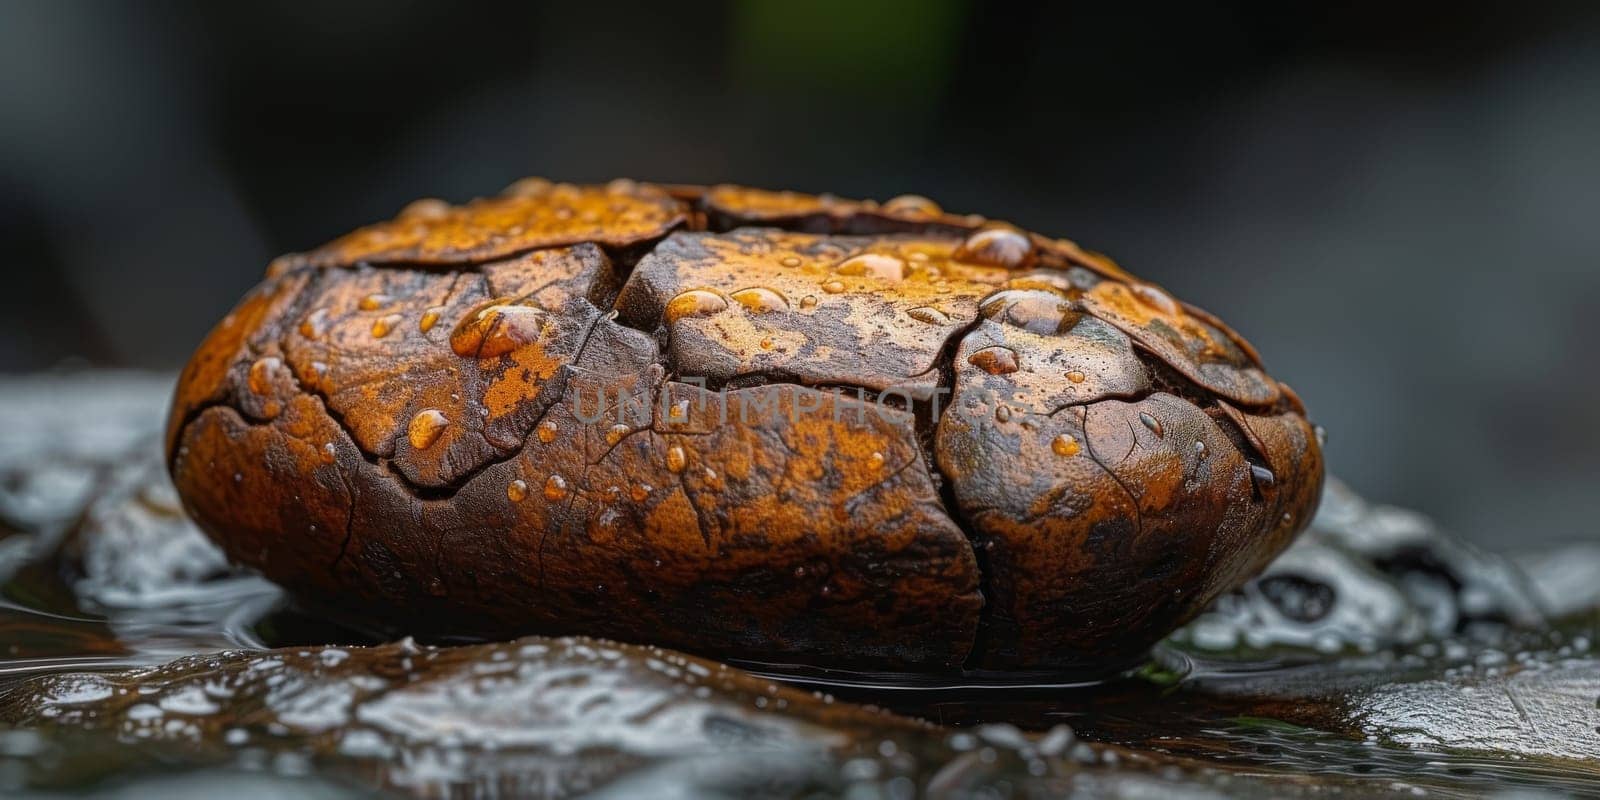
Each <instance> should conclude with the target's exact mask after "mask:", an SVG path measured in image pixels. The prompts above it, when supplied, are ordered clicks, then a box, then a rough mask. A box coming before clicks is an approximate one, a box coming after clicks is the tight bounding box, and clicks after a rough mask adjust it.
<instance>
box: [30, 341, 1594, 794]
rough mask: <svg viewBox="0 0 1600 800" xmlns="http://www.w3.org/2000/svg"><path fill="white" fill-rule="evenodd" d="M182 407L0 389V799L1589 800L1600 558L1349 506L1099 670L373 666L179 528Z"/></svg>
mask: <svg viewBox="0 0 1600 800" xmlns="http://www.w3.org/2000/svg"><path fill="white" fill-rule="evenodd" d="M167 389H168V383H167V380H166V379H164V378H157V377H146V376H137V375H120V374H105V373H101V374H87V375H76V376H57V377H49V378H36V379H29V380H24V381H11V382H9V383H3V384H0V792H9V793H12V794H15V793H56V792H69V793H74V794H79V793H88V794H99V795H106V796H117V795H120V794H128V795H134V796H146V795H151V794H157V793H160V794H163V795H164V794H171V793H179V794H182V793H190V794H194V795H196V796H207V795H212V794H215V793H218V792H219V791H221V790H222V788H223V787H226V791H227V792H228V793H230V794H243V795H245V796H251V795H259V796H272V795H276V794H280V793H283V792H285V791H293V792H296V793H306V794H311V795H313V796H324V795H325V796H352V795H353V796H366V795H369V794H380V795H382V794H402V795H413V796H426V797H434V796H524V795H533V796H549V797H560V796H574V795H580V794H589V793H598V794H613V795H618V796H633V795H639V794H643V795H646V796H650V797H671V796H690V797H697V796H707V795H718V796H762V797H765V796H838V795H846V796H851V797H910V796H918V795H927V796H942V797H967V796H994V797H1008V796H1089V797H1098V796H1112V797H1147V796H1161V795H1165V796H1201V797H1205V796H1259V797H1283V796H1312V795H1316V796H1326V795H1334V796H1359V797H1365V796H1407V797H1412V796H1439V797H1478V796H1484V795H1488V794H1494V793H1497V792H1504V791H1510V790H1517V791H1527V792H1533V793H1534V796H1543V795H1544V794H1549V795H1554V796H1562V795H1573V796H1589V795H1600V705H1597V703H1600V658H1597V656H1596V654H1595V652H1594V648H1595V647H1596V642H1597V641H1600V640H1597V637H1596V632H1597V628H1600V616H1597V614H1596V613H1595V609H1596V608H1597V606H1600V580H1596V577H1600V552H1597V550H1596V549H1595V548H1575V549H1572V550H1570V551H1566V552H1563V553H1559V554H1550V553H1528V554H1519V557H1518V558H1517V559H1516V560H1517V562H1518V563H1519V564H1520V565H1521V568H1518V567H1517V566H1513V565H1512V564H1510V563H1508V562H1507V561H1505V560H1503V559H1499V558H1495V557H1491V556H1487V555H1484V554H1482V553H1479V552H1476V551H1474V550H1472V549H1471V548H1469V547H1466V546H1464V545H1463V544H1461V543H1460V542H1457V541H1455V540H1453V539H1451V538H1450V537H1448V536H1447V535H1445V534H1443V533H1441V532H1439V531H1437V530H1434V529H1433V528H1432V527H1431V526H1430V525H1429V524H1428V523H1427V521H1426V520H1425V519H1423V518H1421V517H1419V516H1417V515H1415V514H1411V513H1409V512H1405V511H1401V510H1398V509H1384V508H1374V507H1370V506H1368V505H1367V504H1365V503H1363V502H1361V501H1360V500H1359V498H1356V497H1354V496H1353V495H1351V494H1350V493H1349V492H1348V491H1346V490H1344V489H1343V488H1342V487H1339V486H1338V485H1335V486H1333V487H1332V488H1331V489H1330V491H1329V497H1328V499H1327V501H1326V502H1325V503H1324V507H1323V509H1322V511H1321V512H1320V513H1319V516H1318V519H1317V521H1316V523H1315V524H1314V526H1313V530H1312V531H1311V532H1309V533H1308V534H1307V535H1306V536H1305V537H1304V538H1303V540H1302V541H1301V542H1300V543H1298V544H1297V545H1296V546H1295V547H1294V548H1293V549H1292V550H1291V551H1290V552H1289V553H1286V554H1285V556H1284V557H1283V558H1281V559H1280V560H1279V561H1278V563H1276V564H1275V565H1274V566H1273V567H1272V568H1271V569H1270V570H1269V571H1268V573H1267V574H1266V575H1264V576H1262V577H1261V578H1259V579H1257V580H1256V581H1254V582H1252V583H1251V584H1250V585H1248V586H1246V587H1245V588H1244V589H1242V590H1241V591H1239V592H1237V593H1235V594H1232V595H1230V596H1228V597H1225V598H1223V599H1222V600H1221V601H1219V602H1218V603H1217V604H1216V606H1215V607H1214V608H1213V610H1212V611H1210V612H1208V613H1207V614H1206V615H1204V616H1203V617H1202V618H1201V619H1199V620H1196V621H1195V622H1194V623H1192V624H1191V625H1189V626H1188V627H1187V628H1185V629H1184V630H1183V631H1180V632H1179V633H1177V634H1175V635H1174V636H1172V637H1171V638H1170V639H1169V640H1168V642H1166V643H1165V644H1164V645H1163V646H1162V647H1161V648H1159V649H1158V651H1157V652H1156V653H1154V654H1152V658H1151V660H1150V661H1149V663H1147V664H1144V665H1142V666H1139V667H1138V668H1136V669H1132V670H1130V671H1128V672H1126V673H1124V674H1121V675H1118V676H1114V677H1112V678H1110V679H1104V680H1098V681H1084V680H1082V679H1081V676H1062V675H1048V674H1041V675H1022V676H1018V675H1004V676H1001V675H982V674H972V675H963V676H956V677H949V678H938V679H928V678H924V677H911V676H890V675H863V674H855V673H844V672H836V671H824V670H814V669H813V670H795V669H790V668H785V667H782V666H777V665H755V664H744V665H739V666H738V667H733V666H729V665H722V664H716V663H714V662H709V661H704V660H700V659H696V658H694V657H692V656H687V655H684V654H679V653H673V652H670V651H663V650H658V649H654V648H645V647H634V646H628V645H618V644H613V643H607V642H597V641H590V640H583V639H544V638H528V639H523V640H519V641H517V642H512V643H505V644H485V645H467V646H456V647H440V648H434V647H427V646H423V645H418V644H416V643H414V642H411V641H409V640H405V641H401V642H398V643H391V644H386V645H381V646H376V647H362V646H361V645H371V644H376V642H374V641H372V640H370V638H369V637H367V636H365V635H363V634H361V633H358V632H355V631H352V630H349V629H346V628H342V627H339V626H338V625H337V624H335V623H333V622H330V621H329V620H328V617H327V615H326V614H320V613H318V614H314V613H309V612H304V611H301V610H297V609H296V608H295V607H294V606H293V605H292V604H290V603H289V602H288V600H287V599H286V598H285V597H283V596H282V594H281V593H280V592H278V590H277V589H276V588H275V587H273V586H272V585H271V584H268V583H266V582H264V581H262V580H260V579H259V578H255V577H252V576H249V575H243V574H239V573H237V572H235V571H234V570H232V569H231V568H230V567H229V565H228V564H226V563H225V561H224V560H223V559H222V558H221V556H220V554H219V553H218V552H217V551H216V550H215V549H214V548H212V547H211V546H210V545H209V544H208V543H207V542H206V541H205V540H204V538H203V537H201V536H200V535H199V533H198V532H197V531H196V530H195V529H194V528H193V527H192V526H191V525H190V524H189V523H188V522H187V521H186V520H185V519H184V517H183V515H182V512H181V510H180V509H179V507H178V504H177V501H176V498H175V497H174V496H173V493H172V490H171V487H170V485H168V483H167V481H166V478H165V473H164V471H163V470H162V468H161V465H160V463H159V454H158V449H159V445H158V436H159V428H160V425H161V421H162V415H163V412H164V407H165V404H166V399H167ZM874 707H881V708H884V709H888V710H882V711H880V710H877V708H874Z"/></svg>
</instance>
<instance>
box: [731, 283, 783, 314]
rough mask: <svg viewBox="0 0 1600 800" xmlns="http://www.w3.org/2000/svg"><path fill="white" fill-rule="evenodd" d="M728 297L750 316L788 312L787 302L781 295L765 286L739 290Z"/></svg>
mask: <svg viewBox="0 0 1600 800" xmlns="http://www.w3.org/2000/svg"><path fill="white" fill-rule="evenodd" d="M730 296H731V297H732V298H733V299H734V300H736V301H738V303H739V305H742V306H744V307H745V310H746V311H749V312H750V313H752V314H771V313H773V312H777V311H788V310H789V301H788V300H786V299H784V296H783V295H782V294H779V293H778V292H777V291H775V290H772V289H768V288H767V287H765V286H752V287H750V288H748V289H740V290H739V291H737V292H734V293H733V294H732V295H730Z"/></svg>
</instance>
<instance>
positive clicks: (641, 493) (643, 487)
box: [628, 483, 655, 503]
mask: <svg viewBox="0 0 1600 800" xmlns="http://www.w3.org/2000/svg"><path fill="white" fill-rule="evenodd" d="M653 491H655V487H653V486H651V485H650V484H648V483H637V484H634V485H633V487H632V488H630V489H629V490H628V496H629V497H632V498H633V502H635V503H643V502H644V499H645V498H646V497H649V496H650V493H651V492H653Z"/></svg>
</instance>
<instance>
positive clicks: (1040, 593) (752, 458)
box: [168, 180, 1322, 669]
mask: <svg viewBox="0 0 1600 800" xmlns="http://www.w3.org/2000/svg"><path fill="white" fill-rule="evenodd" d="M168 449H169V456H170V458H171V468H172V473H173V477H174V480H175V482H176V484H177V486H178V489H179V492H180V494H181V496H182V497H183V498H184V501H185V503H186V507H187V508H188V510H189V511H190V512H191V513H192V514H193V516H194V518H195V520H196V521H197V522H198V523H199V524H200V525H201V527H202V528H204V529H205V530H206V531H208V532H209V533H210V534H211V535H212V536H213V537H214V538H216V539H217V540H218V541H219V542H220V543H221V544H222V545H223V546H224V548H225V549H226V550H227V552H228V554H229V555H230V556H231V557H232V558H234V559H236V560H239V561H242V562H244V563H247V564H250V565H252V566H255V567H258V568H259V569H261V570H262V571H263V572H264V573H265V574H266V575H267V576H268V577H270V578H272V579H273V580H276V581H278V582H280V583H282V584H284V585H285V586H287V587H289V588H290V589H291V590H294V591H296V592H298V593H300V594H301V595H303V596H306V597H310V598H313V599H318V600H321V601H323V602H327V603H330V604H336V605H338V606H339V607H341V608H343V609H345V610H347V611H348V612H349V613H353V614H355V615H358V616H365V617H368V618H371V619H373V620H375V621H378V622H382V623H387V624H391V625H398V626H400V627H403V628H405V629H407V630H415V631H419V632H434V633H449V634H453V635H490V636H504V635H509V634H514V633H525V632H542V633H586V634H594V635H605V636H612V637H616V638H620V639H624V640H630V641H643V642H651V643H660V644H667V645H672V646H676V647H680V648H684V649H688V650H692V651H695V652H702V653H708V654H713V655H719V656H724V657H742V658H750V659H757V660H765V661H798V662H807V663H820V664H839V665H851V666H859V667H867V668H878V669H947V668H954V667H959V666H966V667H974V668H988V669H1033V668H1094V667H1105V666H1108V665H1115V664H1119V663H1123V662H1126V661H1127V660H1129V659H1131V658H1134V657H1137V656H1138V655H1139V654H1140V653H1142V652H1143V651H1144V650H1145V649H1146V648H1147V647H1148V646H1149V645H1150V644H1151V643H1152V642H1154V641H1155V640H1157V639H1158V638H1160V637H1161V636H1162V635H1164V634H1165V633H1166V632H1168V631H1170V630H1172V629H1173V628H1174V627H1176V626H1177V625H1179V624H1181V623H1182V622H1183V621H1184V620H1186V619H1188V618H1189V617H1191V616H1193V615H1194V614H1195V613H1197V612H1198V611H1199V610H1200V609H1201V608H1203V607H1204V606H1205V605H1206V603H1208V602H1209V601H1210V600H1211V599H1213V598H1214V597H1216V596H1217V595H1218V594H1220V593H1222V592H1224V591H1226V590H1228V589H1230V588H1233V587H1234V586H1237V585H1238V584H1239V583H1240V582H1242V581H1243V580H1245V579H1246V578H1247V577H1248V576H1249V575H1251V574H1253V573H1254V572H1256V571H1258V570H1259V569H1260V568H1261V567H1262V566H1263V565H1264V564H1265V563H1266V561H1267V560H1269V559H1270V558H1271V557H1272V556H1273V555H1274V554H1276V553H1277V552H1278V551H1280V550H1281V549H1282V548H1283V547H1285V546H1286V545H1287V544H1288V542H1289V541H1290V540H1291V539H1292V537H1293V535H1294V534H1295V532H1296V531H1298V530H1299V529H1300V528H1302V527H1303V526H1304V525H1305V523H1306V521H1307V518H1308V517H1309V514H1310V511H1311V509H1313V508H1314V507H1315V504H1316V500H1317V496H1318V493H1319V491H1320V487H1321V479H1322V464H1321V453H1320V448H1319V444H1318V442H1317V437H1316V436H1315V434H1314V432H1313V429H1312V427H1311V426H1310V424H1309V423H1308V422H1307V420H1306V419H1305V416H1304V410H1303V408H1302V407H1301V406H1300V403H1299V401H1298V399H1297V398H1295V396H1294V395H1293V393H1292V392H1290V391H1288V389H1287V387H1284V386H1282V385H1281V384H1279V383H1277V382H1275V381H1273V380H1272V379H1271V378H1270V377H1268V376H1267V375H1266V373H1265V372H1264V371H1263V370H1262V369H1261V365H1260V363H1259V359H1258V358H1257V357H1256V355H1255V352H1254V350H1253V349H1251V348H1250V346H1249V345H1248V344H1247V343H1245V342H1244V341H1243V340H1242V339H1240V338H1239V337H1238V336H1237V335H1236V334H1234V333H1233V332H1231V331H1229V330H1228V329H1227V328H1226V327H1225V326H1224V325H1223V324H1222V323H1221V322H1219V321H1217V320H1216V319H1214V318H1212V317H1210V316H1209V315H1207V314H1205V313H1204V312H1201V311H1199V310H1198V309H1194V308H1192V307H1189V306H1186V305H1184V304H1182V303H1180V302H1178V301H1176V300H1174V299H1173V298H1171V297H1170V296H1168V295H1167V294H1166V293H1165V292H1163V291H1162V290H1161V289H1159V288H1157V287H1155V286H1152V285H1149V284H1146V283H1143V282H1140V281H1138V280H1137V279H1134V278H1132V277H1131V276H1129V275H1128V274H1127V273H1125V272H1124V271H1122V270H1121V269H1120V268H1119V267H1117V266H1116V265H1115V264H1113V263H1112V262H1111V261H1109V260H1108V259H1105V258H1104V257H1101V256H1098V255H1094V254H1091V253H1087V252H1085V251H1083V250H1081V249H1080V248H1078V247H1077V246H1076V245H1074V244H1072V243H1071V242H1067V241H1065V240H1052V239H1048V238H1045V237H1042V236H1039V235H1036V234H1030V233H1025V232H1022V231H1019V230H1016V229H1015V228H1012V227H1010V226H1007V225H1005V224H1003V223H993V222H988V221H986V220H984V219H982V218H980V217H974V216H955V215H950V214H946V213H944V212H943V211H942V210H940V209H939V208H938V207H937V206H936V205H934V204H933V203H932V202H931V201H928V200H926V199H924V198H917V197H902V198H897V199H895V200H891V201H889V202H887V203H883V204H878V203H873V202H857V201H845V200H838V199H833V198H828V197H812V196H808V195H800V194H794V193H787V192H765V191H759V190H751V189H741V188H734V187H716V188H712V189H709V190H700V189H696V188H692V187H667V188H657V187H652V186H648V185H643V184H635V183H633V182H629V181H616V182H613V183H611V184H608V185H607V186H605V187H575V186H569V185H550V184H548V183H545V182H542V181H537V180H532V181H524V182H520V183H519V184H517V185H515V186H513V187H512V189H511V190H508V194H507V195H505V196H503V197H501V198H495V199H491V200H479V201H474V202H473V203H471V204H468V205H466V206H461V207H449V206H445V205H444V204H442V203H438V202H436V201H421V202H419V203H417V204H413V206H411V207H409V208H408V209H407V210H406V211H405V212H403V213H402V215H401V216H400V217H399V218H398V219H396V220H395V221H392V222H388V223H381V224H379V225H374V226H370V227H368V228H364V229H362V230H361V231H357V232H356V233H354V234H351V235H350V236H347V237H344V238H342V239H339V240H336V241H335V242H333V243H330V244H329V245H326V246H324V247H323V248H319V249H317V250H313V251H311V252H309V253H304V254H296V255H291V256H285V257H284V258H281V259H279V260H278V261H277V262H275V263H274V265H273V268H272V269H271V270H270V275H269V277H268V279H267V281H266V282H264V283H263V284H262V285H261V286H259V287H257V288H256V289H255V290H254V291H252V292H251V294H250V295H249V296H247V297H246V298H245V299H244V300H243V301H242V302H241V303H240V305H239V306H238V307H237V308H236V309H235V310H234V311H233V313H231V314H230V315H228V317H227V318H225V319H224V320H223V321H222V323H220V324H219V325H218V327H217V328H216V329H215V330H214V331H213V332H212V333H211V335H210V336H209V337H208V338H207V340H206V341H205V342H204V343H203V344H202V345H201V347H200V349H199V351H198V352H197V353H196V355H195V357H194V359H193V361H192V362H191V363H190V365H189V367H188V369H187V370H186V371H185V373H184V375H183V377H182V379H181V380H180V385H179V389H178V392H177V398H176V401H175V403H174V407H173V412H172V416H171V420H170V423H169V428H168Z"/></svg>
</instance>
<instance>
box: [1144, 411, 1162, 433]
mask: <svg viewBox="0 0 1600 800" xmlns="http://www.w3.org/2000/svg"><path fill="white" fill-rule="evenodd" d="M1139 421H1140V422H1142V423H1144V426H1145V427H1146V428H1149V429H1150V432H1151V433H1153V434H1155V435H1156V436H1158V437H1159V436H1165V435H1166V430H1165V429H1163V428H1162V427H1161V420H1159V419H1156V418H1155V417H1152V416H1150V415H1149V414H1147V413H1145V412H1143V411H1140V412H1139Z"/></svg>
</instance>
